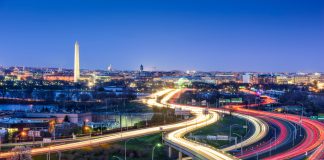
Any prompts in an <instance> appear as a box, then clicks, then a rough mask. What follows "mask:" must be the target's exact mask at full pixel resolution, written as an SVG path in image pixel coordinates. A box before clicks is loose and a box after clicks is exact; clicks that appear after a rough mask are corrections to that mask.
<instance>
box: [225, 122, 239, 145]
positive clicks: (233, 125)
mask: <svg viewBox="0 0 324 160" xmlns="http://www.w3.org/2000/svg"><path fill="white" fill-rule="evenodd" d="M235 126H237V127H242V126H241V125H239V124H232V125H230V133H229V138H228V140H229V141H231V136H232V127H235Z"/></svg>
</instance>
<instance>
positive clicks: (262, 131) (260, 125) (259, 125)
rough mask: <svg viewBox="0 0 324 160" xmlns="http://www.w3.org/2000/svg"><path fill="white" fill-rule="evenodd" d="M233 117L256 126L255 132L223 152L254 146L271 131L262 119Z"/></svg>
mask: <svg viewBox="0 0 324 160" xmlns="http://www.w3.org/2000/svg"><path fill="white" fill-rule="evenodd" d="M187 90H188V89H184V90H176V91H174V92H175V93H174V94H173V95H172V94H169V95H168V96H169V97H167V98H168V99H171V97H179V94H181V93H183V92H185V91H187ZM161 103H166V101H165V100H164V101H163V100H162V101H161ZM171 104H172V105H171V106H173V107H174V106H177V107H179V108H186V109H193V108H199V109H205V108H206V107H199V106H189V105H181V104H175V103H174V102H171ZM209 111H214V112H218V113H225V114H229V111H227V110H220V109H216V108H209ZM232 115H233V116H236V117H239V118H242V119H245V120H247V121H249V122H250V123H251V124H252V125H253V126H254V128H255V131H254V133H253V134H252V135H251V136H250V137H249V138H247V139H245V140H244V141H242V142H239V143H237V144H236V145H232V146H229V147H226V148H224V149H222V151H224V152H228V151H231V150H235V149H238V148H241V146H242V147H246V146H249V145H251V144H254V143H256V142H258V141H260V140H261V139H262V138H264V137H265V136H266V135H267V133H268V131H269V127H268V125H267V123H266V122H264V121H262V120H261V119H260V118H256V117H253V116H249V115H245V114H240V113H232Z"/></svg>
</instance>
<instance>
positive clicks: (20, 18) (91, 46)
mask: <svg viewBox="0 0 324 160" xmlns="http://www.w3.org/2000/svg"><path fill="white" fill-rule="evenodd" d="M123 2H127V3H123ZM292 3H293V5H291V4H292ZM63 4H64V5H63ZM323 6H324V5H323V2H322V1H317V0H314V1H311V2H304V1H294V2H291V1H284V2H279V1H263V2H257V1H252V0H250V1H246V2H238V1H228V2H215V1H206V2H204V3H198V2H195V1H188V2H186V3H183V2H180V1H174V2H172V3H171V5H170V3H168V2H163V1H157V2H155V3H150V2H149V1H138V2H136V3H134V2H133V3H132V2H130V1H120V2H111V1H98V2H97V3H87V2H77V1H69V2H63V1H47V2H42V1H37V0H36V1H29V2H24V1H15V2H13V1H0V18H1V19H2V21H3V24H4V25H1V26H0V34H1V35H2V36H1V37H0V44H1V45H0V56H1V57H2V58H1V59H0V65H4V66H30V67H57V68H73V63H72V62H73V54H71V53H73V47H71V46H72V45H71V44H73V43H74V42H75V41H76V40H78V41H79V42H81V43H82V57H81V59H80V63H81V64H82V66H81V68H82V69H106V68H107V67H108V66H109V65H110V64H112V66H113V68H115V69H119V70H136V69H138V66H139V65H140V64H143V65H144V66H145V68H146V69H150V68H151V69H152V68H156V69H157V70H198V71H256V72H323V70H322V68H324V64H323V63H321V59H322V58H323V50H324V47H323V45H322V44H323V42H324V38H323V37H324V36H323V28H324V25H323V24H324V23H323V21H322V19H323V16H322V15H323V14H322V13H323V10H324V7H323ZM17 46H19V47H17Z"/></svg>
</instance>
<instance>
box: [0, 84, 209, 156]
mask: <svg viewBox="0 0 324 160" xmlns="http://www.w3.org/2000/svg"><path fill="white" fill-rule="evenodd" d="M170 91H171V90H169V91H168V92H170ZM165 92H166V91H165ZM166 93H167V92H166ZM160 94H162V93H159V94H157V95H160ZM148 102H152V101H148ZM154 104H155V103H154ZM160 106H161V105H160ZM205 120H206V119H205V116H198V117H195V118H193V119H189V120H187V121H184V122H179V123H175V124H169V125H162V126H157V127H150V128H145V129H139V130H132V131H126V132H119V133H114V134H107V135H104V136H101V137H100V138H96V139H90V140H84V141H81V142H73V143H68V144H60V145H52V146H47V147H43V148H33V149H32V150H31V154H32V155H38V154H46V153H48V152H50V151H66V150H71V149H77V148H82V147H87V146H91V145H96V144H102V143H111V142H116V141H120V140H124V139H129V138H134V137H141V136H145V135H149V134H154V133H159V132H161V131H171V130H175V129H179V128H184V127H186V126H191V125H195V124H197V123H200V122H205ZM14 154H15V153H14V152H11V151H9V152H1V153H0V158H8V157H11V156H13V155H14Z"/></svg>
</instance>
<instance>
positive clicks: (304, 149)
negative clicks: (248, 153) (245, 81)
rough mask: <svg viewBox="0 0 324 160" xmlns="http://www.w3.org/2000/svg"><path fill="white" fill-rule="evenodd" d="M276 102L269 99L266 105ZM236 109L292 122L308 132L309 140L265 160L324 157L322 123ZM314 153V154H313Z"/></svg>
mask: <svg viewBox="0 0 324 160" xmlns="http://www.w3.org/2000/svg"><path fill="white" fill-rule="evenodd" d="M248 93H249V94H255V93H253V92H252V91H248ZM272 102H274V100H273V99H271V98H270V97H267V99H266V100H265V102H264V104H267V103H272ZM234 109H235V110H236V111H240V112H243V113H246V114H256V115H262V116H268V117H275V118H279V119H282V120H286V121H290V122H293V123H296V124H299V125H300V126H302V127H303V128H304V130H305V132H306V137H307V139H305V140H303V141H302V142H301V143H300V144H299V145H297V146H296V147H294V148H292V149H290V150H288V151H285V152H281V153H278V154H276V155H273V156H270V157H267V158H265V159H266V160H271V159H287V158H294V157H298V156H301V155H307V156H309V159H311V160H313V159H314V160H316V159H318V157H322V156H323V141H324V126H323V124H322V123H320V122H318V121H314V120H310V119H309V118H307V117H301V116H298V115H292V114H280V113H272V112H266V111H256V110H250V109H244V108H242V107H240V106H235V107H234ZM312 153H313V154H312Z"/></svg>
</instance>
